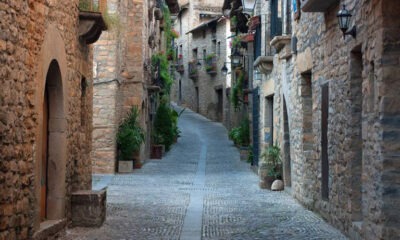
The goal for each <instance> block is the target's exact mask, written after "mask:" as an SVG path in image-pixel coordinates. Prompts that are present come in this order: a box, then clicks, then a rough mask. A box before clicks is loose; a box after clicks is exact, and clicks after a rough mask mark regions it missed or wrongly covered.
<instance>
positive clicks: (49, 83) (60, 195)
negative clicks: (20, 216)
mask: <svg viewBox="0 0 400 240" xmlns="http://www.w3.org/2000/svg"><path fill="white" fill-rule="evenodd" d="M42 106H43V107H42V116H43V117H42V124H41V136H42V137H41V142H40V145H41V150H42V154H41V159H40V161H39V162H40V167H39V169H40V201H39V202H40V220H41V221H45V220H56V219H62V218H64V216H65V214H64V212H65V194H66V189H65V173H66V144H67V143H66V126H67V121H66V117H65V111H64V93H63V85H62V77H61V71H60V67H59V64H58V62H57V61H56V60H53V61H51V63H50V65H49V67H48V71H47V75H46V83H45V87H44V94H43V105H42Z"/></svg>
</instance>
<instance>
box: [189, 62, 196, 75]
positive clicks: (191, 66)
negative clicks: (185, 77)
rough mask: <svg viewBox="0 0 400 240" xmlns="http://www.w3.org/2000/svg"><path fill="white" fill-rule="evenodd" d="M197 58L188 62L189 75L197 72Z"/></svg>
mask: <svg viewBox="0 0 400 240" xmlns="http://www.w3.org/2000/svg"><path fill="white" fill-rule="evenodd" d="M196 64H197V60H192V61H190V62H189V75H195V74H197V66H196Z"/></svg>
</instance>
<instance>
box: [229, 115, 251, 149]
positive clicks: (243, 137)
mask: <svg viewBox="0 0 400 240" xmlns="http://www.w3.org/2000/svg"><path fill="white" fill-rule="evenodd" d="M229 138H230V139H231V140H232V141H233V143H234V144H235V145H237V146H243V147H247V146H249V144H250V121H249V119H247V118H245V119H244V120H243V121H242V122H241V123H240V125H239V127H235V128H232V129H231V131H230V132H229Z"/></svg>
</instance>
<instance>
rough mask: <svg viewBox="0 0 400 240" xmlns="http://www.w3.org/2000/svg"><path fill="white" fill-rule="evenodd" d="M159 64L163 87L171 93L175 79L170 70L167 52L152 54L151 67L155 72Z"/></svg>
mask: <svg viewBox="0 0 400 240" xmlns="http://www.w3.org/2000/svg"><path fill="white" fill-rule="evenodd" d="M158 64H159V66H160V69H158V70H159V71H160V73H159V74H160V78H161V81H162V86H161V87H162V88H163V90H165V92H166V93H169V92H170V90H171V86H172V83H173V81H174V80H173V78H172V76H171V74H170V72H169V62H168V60H167V57H166V56H165V54H163V53H158V54H154V55H153V56H151V67H152V71H153V72H154V71H156V70H157V67H158Z"/></svg>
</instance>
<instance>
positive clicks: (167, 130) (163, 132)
mask: <svg viewBox="0 0 400 240" xmlns="http://www.w3.org/2000/svg"><path fill="white" fill-rule="evenodd" d="M176 130H177V129H176V128H175V127H174V117H173V116H172V111H171V109H170V107H169V106H168V104H167V100H165V99H162V100H161V102H160V106H159V107H158V109H157V112H156V115H155V119H154V135H153V144H154V148H153V147H152V152H153V149H154V150H156V147H157V148H159V145H163V146H165V151H169V149H170V147H171V145H172V144H173V143H174V138H175V136H176V134H177V131H176ZM156 145H158V146H156Z"/></svg>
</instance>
